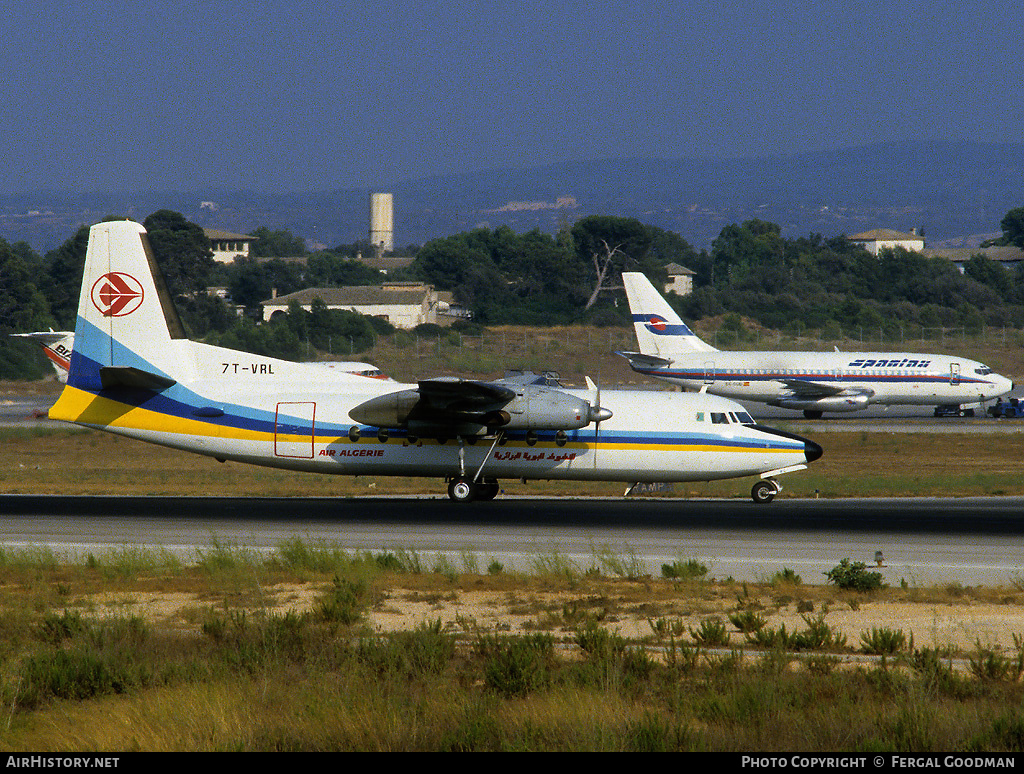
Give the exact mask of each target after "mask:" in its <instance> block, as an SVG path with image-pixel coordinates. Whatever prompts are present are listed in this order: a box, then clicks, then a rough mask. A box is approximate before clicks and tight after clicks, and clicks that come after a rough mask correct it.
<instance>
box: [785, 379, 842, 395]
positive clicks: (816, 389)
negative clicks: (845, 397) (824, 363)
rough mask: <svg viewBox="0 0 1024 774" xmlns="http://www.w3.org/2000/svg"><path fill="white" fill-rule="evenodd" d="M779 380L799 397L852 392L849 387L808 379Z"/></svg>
mask: <svg viewBox="0 0 1024 774" xmlns="http://www.w3.org/2000/svg"><path fill="white" fill-rule="evenodd" d="M779 381H781V382H782V383H783V384H785V385H786V386H787V387H789V389H791V390H792V391H793V395H794V397H799V398H827V397H830V396H832V395H842V394H849V393H850V390H849V388H847V387H838V386H835V385H831V384H822V383H821V382H811V381H808V380H807V379H780V380H779Z"/></svg>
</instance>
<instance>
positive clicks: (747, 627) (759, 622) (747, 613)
mask: <svg viewBox="0 0 1024 774" xmlns="http://www.w3.org/2000/svg"><path fill="white" fill-rule="evenodd" d="M729 621H730V622H731V623H732V625H733V626H735V627H736V628H737V629H739V630H740V631H741V632H743V633H744V634H746V633H747V632H756V631H757V630H758V629H762V628H764V626H765V624H767V623H768V620H767V619H766V618H765V617H764V616H763V615H761V614H760V613H755V612H754V611H753V610H744V611H743V612H740V613H730V614H729Z"/></svg>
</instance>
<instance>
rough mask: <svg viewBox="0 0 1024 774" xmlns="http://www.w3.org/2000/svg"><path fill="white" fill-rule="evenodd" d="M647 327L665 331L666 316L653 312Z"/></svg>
mask: <svg viewBox="0 0 1024 774" xmlns="http://www.w3.org/2000/svg"><path fill="white" fill-rule="evenodd" d="M647 327H649V328H650V329H651V330H654V331H663V330H665V327H666V322H665V318H664V317H659V316H658V315H656V314H652V315H651V319H650V320H648V321H647Z"/></svg>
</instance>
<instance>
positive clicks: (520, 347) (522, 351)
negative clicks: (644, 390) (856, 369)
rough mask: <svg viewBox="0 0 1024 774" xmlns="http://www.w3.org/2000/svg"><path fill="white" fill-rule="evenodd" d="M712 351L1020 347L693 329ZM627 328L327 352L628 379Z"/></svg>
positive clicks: (1004, 342) (397, 340)
mask: <svg viewBox="0 0 1024 774" xmlns="http://www.w3.org/2000/svg"><path fill="white" fill-rule="evenodd" d="M696 332H697V334H698V335H699V336H700V337H701V338H703V339H704V340H705V341H706V342H708V343H709V344H711V345H712V346H714V347H715V348H717V349H723V350H730V349H733V350H734V349H762V350H797V349H803V350H820V351H828V350H831V349H833V348H836V347H838V348H839V349H843V350H882V351H886V350H889V351H924V352H962V353H964V354H965V356H971V355H972V354H973V355H975V356H977V357H978V359H983V358H987V357H990V355H988V354H984V353H988V352H990V351H992V350H997V349H1012V348H1019V347H1021V346H1024V331H1021V330H1020V329H1015V328H1010V327H1005V328H1004V327H998V328H997V327H991V326H989V327H981V328H976V329H972V328H969V327H955V328H954V327H941V328H924V327H920V326H904V327H900V326H895V327H890V328H889V329H888V330H886V329H877V328H875V329H867V328H859V327H858V328H850V329H839V328H838V327H835V326H833V327H832V328H831V329H829V330H827V331H821V330H802V329H800V328H799V327H797V328H794V329H787V330H766V329H746V328H745V329H742V330H736V329H735V328H728V327H719V328H714V329H710V328H709V329H701V328H698V329H697V331H696ZM636 348H637V344H636V337H635V335H634V333H633V329H632V327H628V328H627V327H603V328H599V327H588V326H564V327H553V328H534V327H529V328H528V327H517V326H502V327H495V328H488V329H487V330H485V331H483V332H481V333H480V334H479V335H473V336H469V335H466V334H463V333H459V332H458V331H454V330H450V329H448V330H443V331H440V332H438V331H434V332H431V333H425V332H424V333H416V332H414V331H397V332H395V333H393V334H390V335H387V336H380V337H378V338H377V340H376V343H375V345H374V347H373V348H372V349H371V350H369V351H368V352H366V353H358V352H354V351H350V352H346V351H344V350H341V351H339V349H337V348H336V349H335V350H334V352H333V355H334V356H335V357H353V358H354V359H364V358H365V359H367V360H370V361H372V362H375V363H377V364H378V365H379V366H380V367H381V368H382V369H383V370H385V371H386V372H388V373H390V374H391V375H392V376H394V377H395V378H399V379H403V380H405V379H410V378H413V379H414V378H422V377H423V376H425V375H428V374H430V372H432V371H433V372H436V373H433V374H430V375H437V373H451V374H463V373H464V374H480V373H496V372H502V371H506V370H508V369H513V368H522V369H528V370H532V371H535V372H541V371H558V372H559V373H560V374H562V375H563V376H570V377H571V378H573V379H575V380H578V379H581V378H582V376H583V375H590V376H593V377H594V378H597V377H599V376H601V375H603V376H604V378H606V379H615V378H618V379H619V380H621V381H623V382H627V381H628V380H629V379H630V378H632V376H633V375H632V374H631V373H630V372H629V368H628V366H627V365H626V364H625V361H624V360H623V359H622V358H620V357H618V356H616V355H615V352H617V351H635V350H636Z"/></svg>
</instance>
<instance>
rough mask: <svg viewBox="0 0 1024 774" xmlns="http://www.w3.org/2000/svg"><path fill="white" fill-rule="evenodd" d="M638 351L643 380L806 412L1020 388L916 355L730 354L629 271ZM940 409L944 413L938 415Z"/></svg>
mask: <svg viewBox="0 0 1024 774" xmlns="http://www.w3.org/2000/svg"><path fill="white" fill-rule="evenodd" d="M622 282H623V285H625V288H626V296H627V298H628V299H629V309H630V312H631V313H632V316H633V327H634V329H635V331H636V338H637V343H638V345H639V349H640V351H639V352H619V353H618V354H620V355H622V356H623V357H625V358H626V359H627V360H628V361H629V365H630V367H631V368H632V369H633V370H634V371H636V372H637V373H641V374H645V375H647V376H654V377H657V378H658V379H663V380H665V381H666V382H669V383H671V384H677V385H680V386H682V387H684V388H685V389H687V390H694V391H697V390H705V391H706V392H709V393H712V394H714V395H722V396H724V397H728V398H732V399H734V400H748V401H755V402H759V403H765V404H767V405H769V406H778V407H781V408H788V409H795V410H797V411H801V410H802V411H803V413H804V416H805V417H807V418H808V419H818V418H820V417H821V416H822V414H823V413H824V412H826V411H829V412H849V411H859V410H861V409H865V408H867V407H868V406H870V405H872V404H877V405H882V406H895V405H914V406H936V407H942V408H946V409H952V410H954V411H959V412H961V414H962V412H963V411H964V408H963V406H964V404H970V403H981V402H983V401H986V400H995V399H996V398H998V397H1001V396H1003V395H1006V394H1007V393H1008V392H1010V390H1012V389H1013V382H1011V381H1010V380H1009V379H1007V378H1006V377H1005V376H1000V375H999V374H997V373H994V372H993V371H992V369H991V368H989V367H988V366H986V365H984V364H982V363H978V362H977V361H974V360H968V359H967V358H962V357H953V356H950V355H922V354H914V353H909V352H839V351H838V350H837V351H835V352H782V351H779V352H726V351H722V350H718V349H715V348H714V347H712V346H711V345H710V344H708V343H706V342H705V341H702V340H701V339H700V338H698V337H697V336H696V335H695V334H694V332H693V331H692V330H690V328H689V327H687V325H686V323H684V322H683V321H682V320H681V319H680V318H679V315H677V314H676V312H675V310H673V309H672V307H671V306H670V305H669V303H668V302H667V301H666V300H665V298H664V297H663V296H662V295H661V294H660V293H658V291H657V290H655V288H654V286H653V285H652V284H651V283H650V281H649V280H648V279H647V277H646V276H645V275H643V274H641V273H639V272H624V273H623V275H622ZM938 410H939V409H937V411H938Z"/></svg>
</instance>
